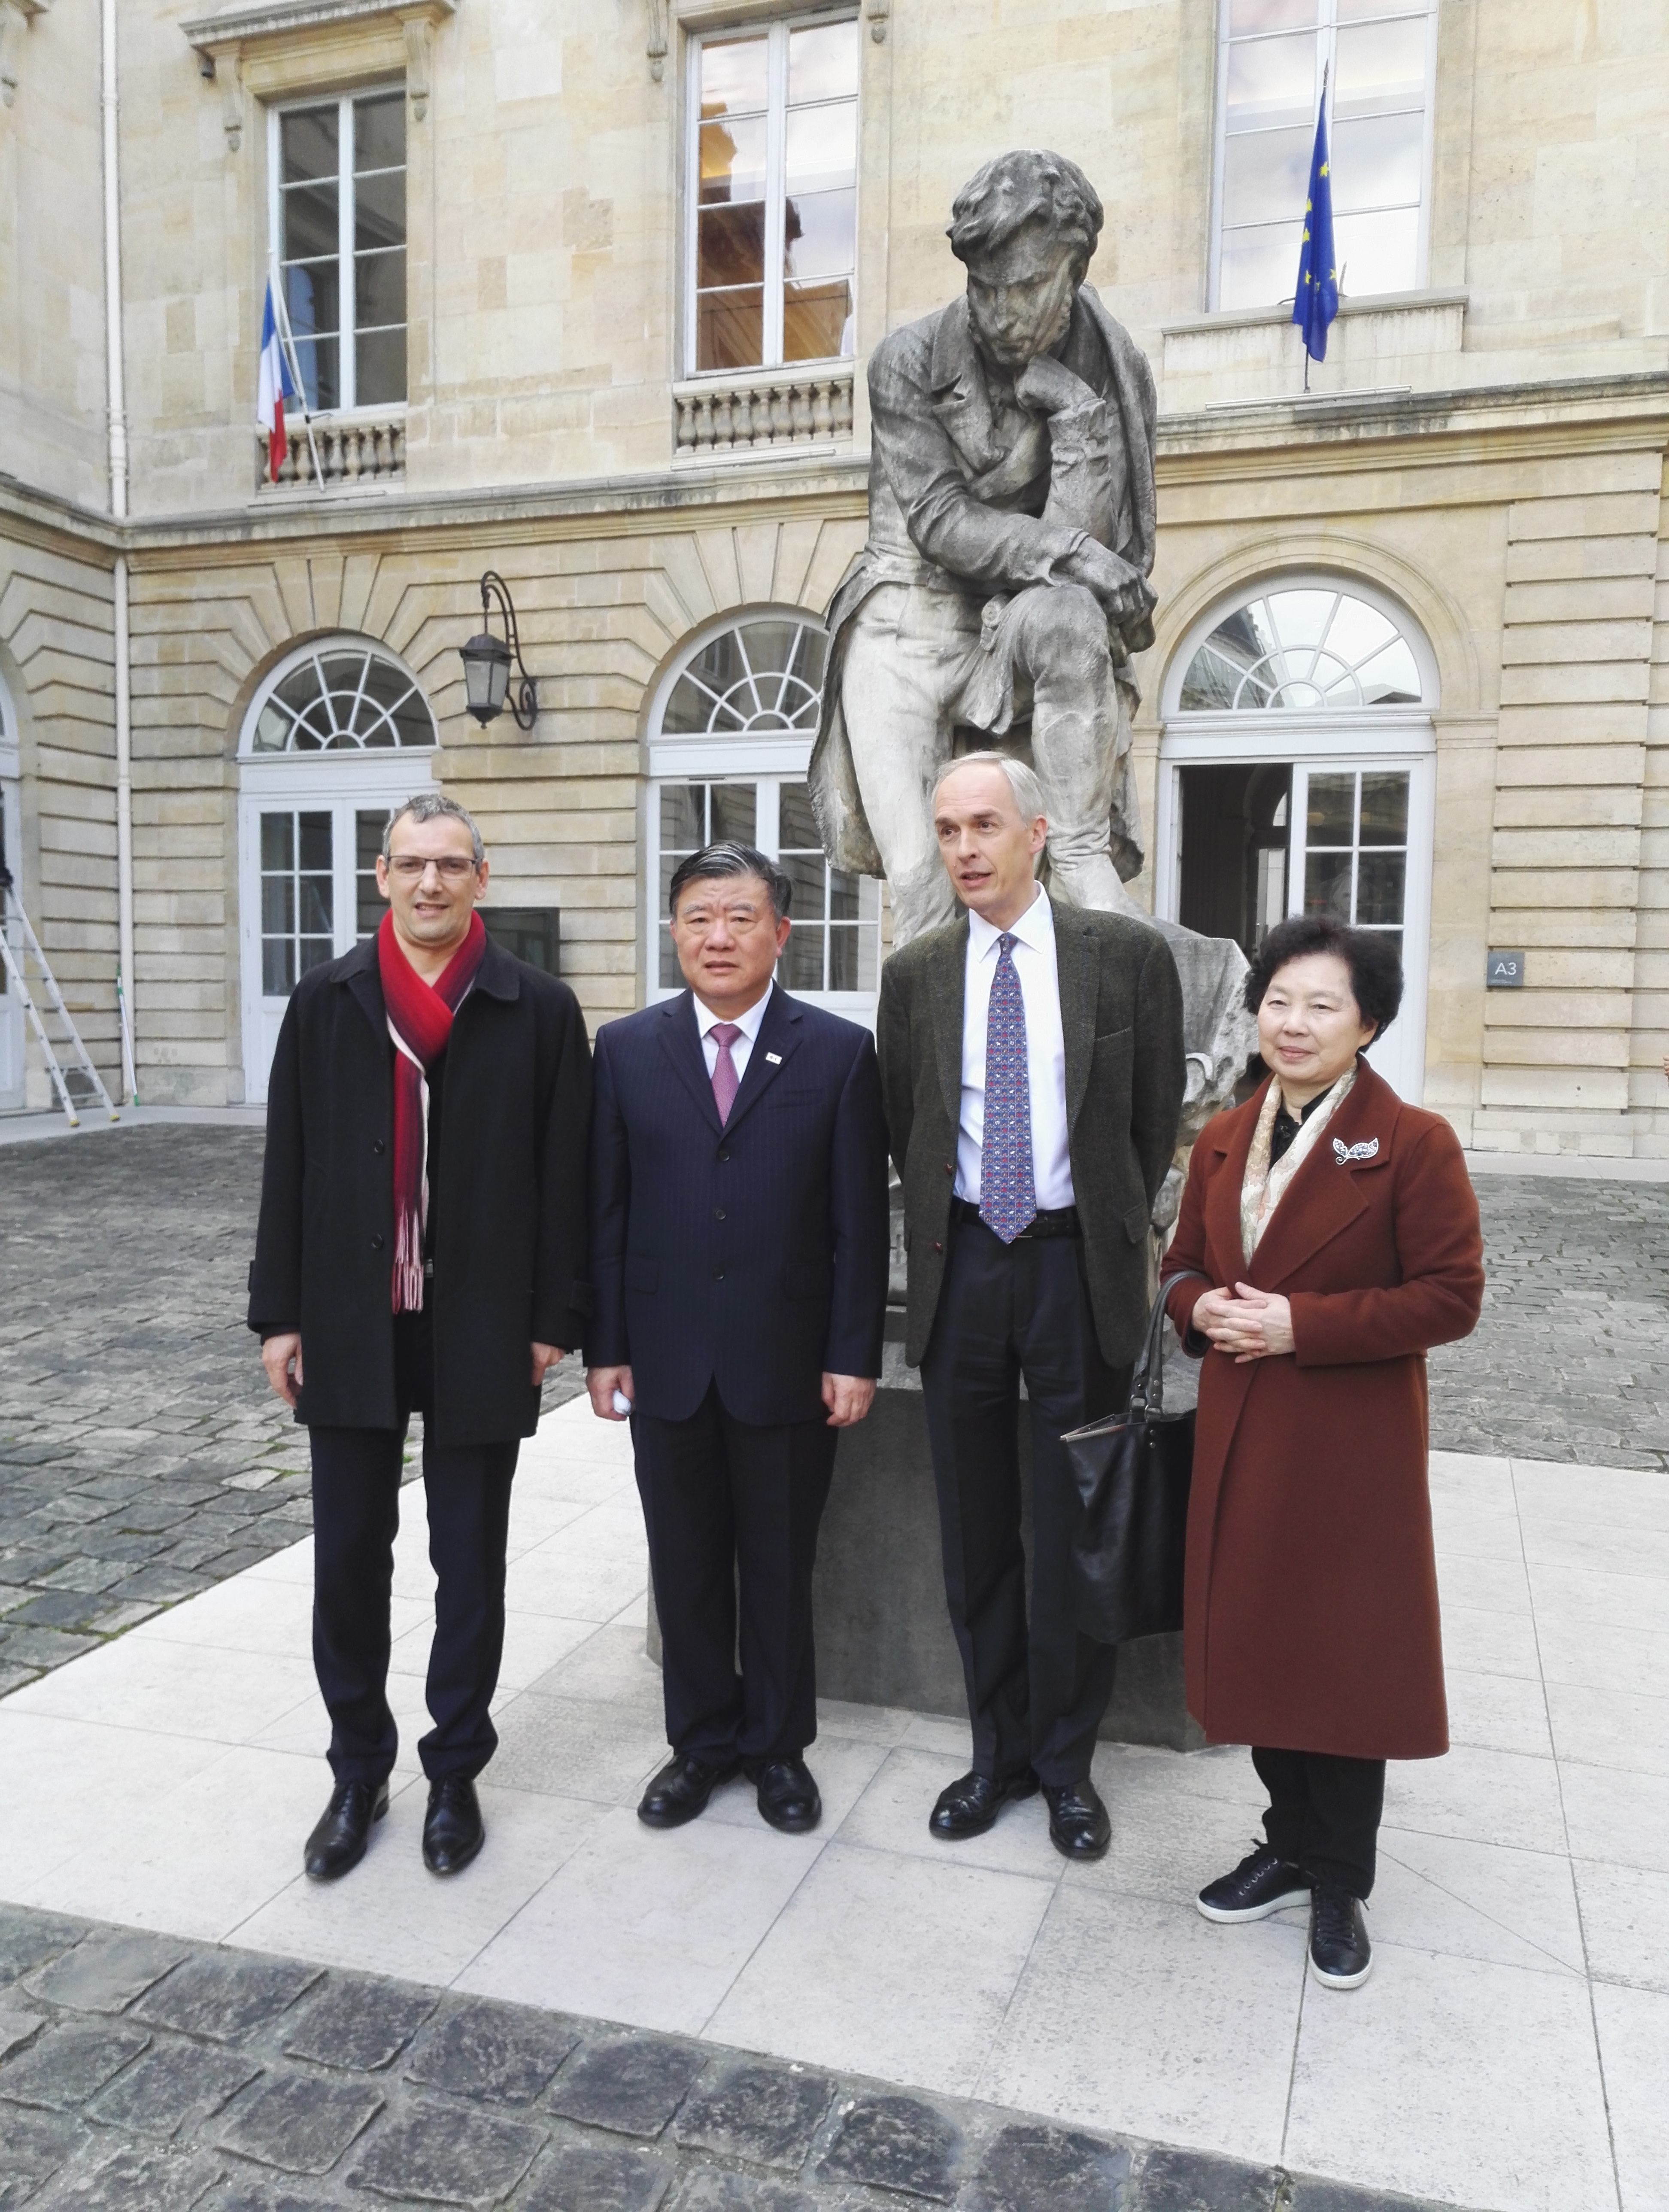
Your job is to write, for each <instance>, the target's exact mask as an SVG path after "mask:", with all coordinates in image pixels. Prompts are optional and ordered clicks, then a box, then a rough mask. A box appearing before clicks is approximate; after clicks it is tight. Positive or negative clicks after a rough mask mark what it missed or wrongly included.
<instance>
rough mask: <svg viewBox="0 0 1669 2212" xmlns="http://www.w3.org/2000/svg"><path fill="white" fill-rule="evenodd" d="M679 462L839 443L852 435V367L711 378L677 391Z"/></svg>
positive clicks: (674, 407) (674, 406)
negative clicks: (730, 454)
mask: <svg viewBox="0 0 1669 2212" xmlns="http://www.w3.org/2000/svg"><path fill="white" fill-rule="evenodd" d="M672 415H673V452H674V453H675V455H676V457H677V459H679V460H681V461H685V460H706V459H710V458H711V457H712V456H713V455H714V454H716V453H763V452H768V451H770V452H774V451H777V450H779V449H780V448H782V447H789V446H816V445H833V444H834V442H835V441H837V440H838V439H841V438H849V437H850V436H851V435H852V364H851V363H850V362H843V363H841V366H840V367H838V368H821V369H812V370H804V369H783V368H777V369H760V370H758V371H756V372H755V373H754V374H750V375H741V376H732V377H712V376H704V377H701V378H697V379H694V380H691V381H690V382H689V383H687V384H675V385H674V386H673V387H672Z"/></svg>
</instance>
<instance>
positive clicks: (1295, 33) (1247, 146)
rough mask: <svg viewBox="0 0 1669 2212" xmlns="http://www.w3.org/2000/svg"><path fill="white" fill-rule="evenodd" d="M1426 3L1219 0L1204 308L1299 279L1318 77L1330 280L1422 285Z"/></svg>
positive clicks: (1361, 291)
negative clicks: (1213, 204) (1211, 248)
mask: <svg viewBox="0 0 1669 2212" xmlns="http://www.w3.org/2000/svg"><path fill="white" fill-rule="evenodd" d="M1430 13H1431V9H1430V4H1429V0H1223V6H1222V15H1221V30H1220V42H1221V56H1222V59H1221V72H1222V73H1221V77H1220V85H1221V92H1220V97H1219V101H1218V149H1217V152H1218V167H1217V180H1218V195H1219V222H1218V232H1217V269H1216V277H1215V284H1214V291H1213V303H1214V305H1215V306H1217V307H1220V308H1236V307H1265V306H1268V307H1272V306H1274V305H1275V304H1276V303H1277V302H1278V301H1285V300H1290V298H1291V296H1292V291H1293V286H1294V283H1295V282H1296V276H1297V269H1298V249H1299V246H1300V244H1301V242H1302V231H1303V216H1304V204H1305V198H1306V195H1307V191H1308V182H1309V161H1310V149H1311V147H1312V145H1313V144H1314V136H1315V114H1316V107H1317V104H1318V102H1319V100H1320V95H1321V87H1322V82H1323V73H1324V71H1325V72H1326V79H1327V104H1328V115H1327V142H1328V154H1329V175H1330V180H1331V182H1332V200H1333V241H1334V245H1335V247H1336V249H1337V251H1338V266H1339V289H1340V291H1341V292H1342V293H1345V292H1349V293H1355V294H1356V295H1357V296H1358V297H1360V296H1363V295H1367V294H1370V293H1376V292H1402V291H1409V290H1411V289H1413V288H1414V287H1415V286H1417V284H1418V283H1419V282H1420V258H1421V243H1422V236H1423V173H1424V164H1425V125H1426V109H1427V106H1429V97H1430V95H1429V86H1428V72H1429V52H1430V40H1429V18H1430Z"/></svg>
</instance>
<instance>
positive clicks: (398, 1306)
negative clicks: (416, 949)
mask: <svg viewBox="0 0 1669 2212" xmlns="http://www.w3.org/2000/svg"><path fill="white" fill-rule="evenodd" d="M486 950H487V931H486V928H485V927H484V925H483V924H482V919H481V916H480V915H478V914H472V915H470V927H469V933H468V935H467V936H466V937H465V938H464V942H463V944H462V945H459V946H458V951H456V952H455V953H454V954H453V955H452V960H451V962H450V963H448V965H447V966H446V968H445V969H443V970H442V971H441V973H440V975H438V976H437V977H436V979H435V981H434V982H433V983H426V982H425V981H423V979H422V976H421V975H419V974H418V973H417V970H416V969H415V968H414V967H413V966H412V964H411V963H410V961H409V960H408V959H407V958H406V957H405V954H404V952H403V951H401V950H400V945H399V939H398V938H397V937H396V936H395V934H394V916H393V915H392V914H385V915H384V916H383V918H382V927H381V928H380V929H379V930H378V932H377V971H378V973H379V975H380V976H381V978H382V994H383V1005H384V1006H385V1008H386V1010H387V1014H388V1028H389V1034H390V1035H391V1036H392V1037H393V1040H394V1042H395V1045H396V1047H397V1049H396V1052H395V1054H394V1310H395V1312H396V1313H416V1312H418V1311H420V1310H421V1309H422V1303H423V1224H424V1218H425V1217H426V1215H427V1214H428V1095H427V1086H426V1084H425V1080H424V1079H425V1077H426V1076H427V1074H428V1071H429V1069H430V1068H431V1067H433V1066H434V1063H435V1061H436V1060H438V1059H439V1058H440V1054H442V1053H443V1052H444V1051H445V1050H446V1040H447V1038H448V1037H449V1036H451V1035H452V1015H453V1013H454V1012H455V1011H456V1010H457V1008H458V1006H461V1005H462V1003H463V1000H464V994H465V992H467V991H468V989H469V987H470V984H471V983H473V982H474V981H475V978H476V969H477V968H479V967H480V965H481V957H482V953H484V952H485V951H486Z"/></svg>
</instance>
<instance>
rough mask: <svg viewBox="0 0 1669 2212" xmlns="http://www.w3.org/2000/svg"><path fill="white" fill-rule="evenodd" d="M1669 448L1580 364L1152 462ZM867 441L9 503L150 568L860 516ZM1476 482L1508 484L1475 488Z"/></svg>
mask: <svg viewBox="0 0 1669 2212" xmlns="http://www.w3.org/2000/svg"><path fill="white" fill-rule="evenodd" d="M1666 448H1669V374H1642V375H1632V376H1626V377H1615V378H1604V379H1600V378H1583V379H1571V380H1565V381H1560V382H1548V383H1544V384H1538V385H1533V386H1523V385H1516V386H1493V387H1480V388H1478V389H1475V390H1469V391H1460V392H1411V393H1397V394H1390V395H1386V394H1369V393H1358V394H1354V395H1350V394H1346V395H1343V396H1341V397H1340V398H1338V399H1329V400H1326V401H1322V400H1319V399H1317V398H1312V399H1311V400H1310V401H1308V402H1304V401H1302V400H1288V401H1282V402H1279V403H1275V404H1253V405H1248V406H1247V407H1242V408H1235V409H1214V410H1211V411H1210V412H1209V413H1201V414H1193V415H1187V416H1163V417H1162V418H1161V420H1160V424H1159V449H1158V473H1159V482H1160V485H1161V488H1162V489H1164V488H1165V487H1170V486H1174V487H1179V488H1180V487H1182V486H1185V485H1192V486H1198V485H1201V484H1211V483H1231V482H1245V481H1247V480H1248V479H1254V478H1264V479H1268V478H1271V477H1278V476H1287V477H1294V476H1304V477H1314V476H1320V475H1332V476H1341V475H1358V474H1365V473H1368V472H1369V471H1375V470H1378V469H1383V468H1387V467H1390V468H1399V469H1402V468H1428V469H1433V470H1439V469H1443V470H1454V469H1461V468H1466V467H1467V466H1469V465H1474V464H1481V463H1486V462H1491V461H1500V460H1505V459H1523V458H1531V459H1549V458H1559V457H1569V456H1576V455H1581V454H1585V453H1606V452H1623V451H1630V452H1636V453H1638V452H1642V451H1662V450H1664V449H1666ZM868 470H869V457H868V455H867V454H865V453H853V454H841V455H838V456H836V455H833V454H828V453H798V454H795V455H793V456H792V458H791V457H789V456H787V455H784V456H783V457H782V458H781V459H768V458H764V457H757V456H756V457H752V458H750V459H748V460H747V461H745V462H734V461H732V462H718V463H714V464H713V465H709V466H707V467H699V466H698V467H691V466H689V465H681V466H680V467H679V468H677V470H671V469H666V470H659V471H645V472H643V473H641V474H639V475H622V476H612V477H589V478H580V479H573V478H571V479H569V480H568V481H567V482H565V483H537V484H510V485H506V486H504V487H502V488H501V489H482V488H481V487H479V486H468V487H464V488H459V489H444V490H434V491H423V490H421V489H416V488H414V487H413V486H411V485H410V483H409V482H408V483H401V484H399V485H398V487H390V488H387V489H382V488H379V489H376V490H374V491H367V492H363V493H357V494H355V493H349V492H326V493H325V494H324V495H298V496H296V497H294V498H293V499H289V498H282V499H281V498H279V497H276V496H268V497H266V498H264V499H263V500H262V501H260V502H259V504H258V505H255V504H251V505H248V506H241V505H240V506H239V507H235V508H228V509H222V510H219V511H210V512H207V513H187V514H165V515H157V516H154V517H141V518H137V519H135V520H131V521H129V522H127V523H125V524H118V523H115V522H113V521H112V520H111V519H110V518H109V517H108V516H107V515H100V514H97V513H94V512H93V511H91V510H89V509H88V508H85V507H76V506H75V505H74V504H73V503H72V502H70V501H67V500H60V499H58V498H56V497H54V496H53V495H50V494H46V493H43V492H38V491H34V490H33V489H30V488H29V487H28V486H27V485H25V484H21V483H18V482H17V481H16V480H15V479H12V478H0V515H3V516H4V517H5V518H6V520H7V521H8V522H9V524H12V525H13V526H17V527H22V528H27V530H28V531H29V532H31V533H32V534H33V533H34V532H46V533H48V534H49V535H51V536H52V538H54V540H55V542H58V543H59V544H62V543H64V541H65V540H66V539H68V540H76V541H79V542H80V543H81V544H82V545H84V546H85V547H87V548H88V550H93V549H94V548H96V549H97V550H98V552H100V553H103V554H112V553H115V552H118V551H125V552H129V553H131V554H133V555H134V556H137V558H139V559H140V560H142V561H143V562H144V564H145V565H146V566H147V567H162V568H167V567H185V566H189V565H190V564H191V563H192V562H196V561H197V560H199V559H200V558H201V557H202V556H203V553H204V552H205V551H206V550H209V549H211V548H215V547H231V546H240V545H243V546H251V547H254V546H264V545H283V544H300V543H303V542H306V541H313V542H317V541H319V540H320V539H327V540H331V541H333V542H335V543H337V544H341V543H343V542H344V541H349V540H359V541H361V542H370V541H373V542H375V543H376V544H378V545H379V546H380V547H385V548H393V547H395V546H398V545H406V546H420V545H423V544H434V543H435V542H436V540H437V538H438V539H440V540H442V541H445V540H448V539H450V540H452V541H453V542H482V541H486V540H489V539H490V540H491V541H492V542H494V543H499V544H527V543H531V542H534V541H537V540H539V539H548V540H550V541H553V542H555V541H572V540H574V539H576V538H586V537H592V536H595V535H598V534H599V532H602V533H603V534H607V535H610V536H620V537H646V536H653V535H656V534H658V533H660V532H665V531H667V530H677V529H680V528H686V527H688V526H689V524H690V522H691V521H693V520H697V519H699V520H701V522H702V523H704V524H708V525H710V524H711V523H713V521H716V520H723V519H724V518H725V516H726V515H733V516H735V517H736V518H737V520H761V521H764V520H773V519H776V518H779V517H787V516H792V515H796V514H804V513H805V512H806V510H807V508H808V507H810V508H813V509H814V510H815V511H816V513H817V514H818V515H819V516H820V517H828V518H829V519H831V520H862V519H863V517H864V516H865V513H866V512H867V504H868ZM1478 496H1479V497H1487V498H1490V499H1493V498H1496V497H1497V496H1499V494H1498V492H1497V491H1496V489H1493V488H1491V487H1489V486H1480V488H1479V490H1478Z"/></svg>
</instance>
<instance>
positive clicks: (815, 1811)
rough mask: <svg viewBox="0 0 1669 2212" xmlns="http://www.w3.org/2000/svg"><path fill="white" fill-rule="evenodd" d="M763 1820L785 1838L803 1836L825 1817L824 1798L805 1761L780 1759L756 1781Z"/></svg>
mask: <svg viewBox="0 0 1669 2212" xmlns="http://www.w3.org/2000/svg"><path fill="white" fill-rule="evenodd" d="M754 1782H755V1787H756V1789H757V1790H758V1792H759V1817H760V1819H761V1820H768V1821H769V1822H770V1824H771V1826H773V1827H774V1828H780V1829H781V1830H782V1832H783V1833H784V1835H785V1836H803V1835H804V1833H805V1832H806V1831H807V1830H808V1829H809V1828H815V1827H816V1825H817V1823H818V1821H819V1820H822V1798H821V1797H820V1796H818V1795H817V1785H816V1783H815V1782H814V1781H813V1780H812V1779H811V1770H810V1767H809V1766H807V1765H806V1763H805V1761H804V1759H773V1760H772V1762H771V1764H770V1765H768V1766H766V1767H762V1768H761V1769H760V1771H759V1772H758V1774H757V1775H756V1777H755V1778H754Z"/></svg>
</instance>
